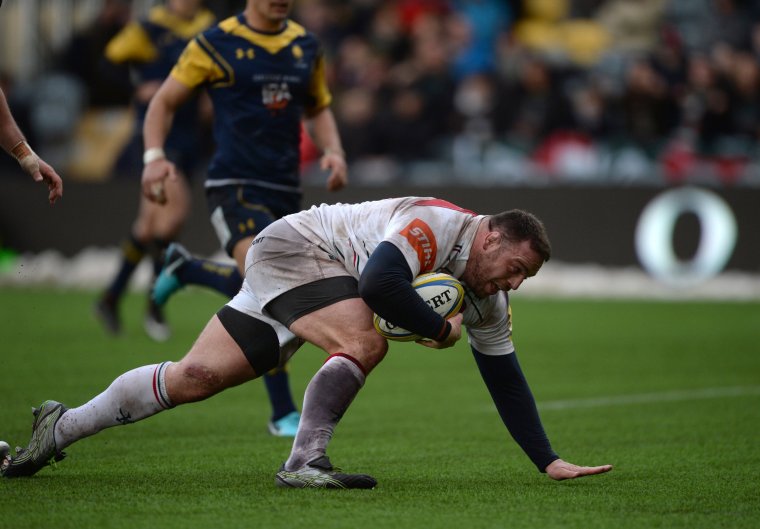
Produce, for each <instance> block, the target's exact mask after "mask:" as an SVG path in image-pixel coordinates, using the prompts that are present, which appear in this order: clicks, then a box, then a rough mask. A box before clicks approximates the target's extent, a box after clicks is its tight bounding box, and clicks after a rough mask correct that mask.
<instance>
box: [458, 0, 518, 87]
mask: <svg viewBox="0 0 760 529" xmlns="http://www.w3.org/2000/svg"><path fill="white" fill-rule="evenodd" d="M453 6H454V17H457V18H458V19H459V22H460V29H461V30H462V33H463V35H462V36H463V38H462V39H461V40H460V43H461V47H460V48H459V49H456V50H454V60H453V64H452V68H453V74H454V78H455V79H463V78H465V77H467V76H468V75H472V74H477V73H491V72H493V71H494V69H495V66H496V56H495V50H496V43H497V41H498V38H499V36H500V35H501V34H502V33H504V32H507V31H508V30H509V28H510V26H511V25H512V23H513V22H514V13H513V10H512V7H511V5H510V3H509V2H505V1H504V0H453Z"/></svg>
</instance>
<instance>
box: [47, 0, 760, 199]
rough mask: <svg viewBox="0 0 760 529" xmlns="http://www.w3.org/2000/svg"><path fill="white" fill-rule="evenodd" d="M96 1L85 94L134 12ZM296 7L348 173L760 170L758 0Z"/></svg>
mask: <svg viewBox="0 0 760 529" xmlns="http://www.w3.org/2000/svg"><path fill="white" fill-rule="evenodd" d="M207 4H208V6H209V7H210V8H212V9H213V10H215V11H216V12H217V14H218V16H219V17H220V18H224V17H226V16H229V15H230V14H233V13H235V12H236V11H238V10H240V9H242V6H243V2H241V1H238V2H235V1H231V0H230V1H223V0H217V1H213V0H208V1H207ZM106 5H107V6H111V8H110V11H108V12H105V13H104V15H105V16H103V17H101V18H100V19H99V21H97V22H96V25H95V26H94V27H93V28H92V29H91V30H90V31H89V33H87V34H85V35H83V36H82V37H83V38H82V39H79V41H78V42H77V41H76V39H75V42H73V43H72V45H71V46H70V47H69V53H68V54H64V55H63V56H62V57H60V58H59V61H60V65H61V66H62V67H64V68H65V70H66V71H67V72H69V73H70V74H72V75H74V76H77V77H79V78H81V79H82V81H83V85H84V86H86V87H88V92H89V93H88V99H87V100H88V104H89V105H114V104H126V103H127V101H128V98H129V93H128V91H127V90H124V87H125V86H127V83H125V82H124V79H123V77H121V78H120V77H119V75H123V74H120V73H119V72H111V74H108V75H104V74H103V72H102V71H100V70H98V71H94V70H93V65H96V64H98V63H99V61H98V60H97V59H96V58H95V57H91V55H92V54H93V53H94V52H97V46H96V45H94V44H93V42H95V41H97V42H100V41H105V40H107V35H108V34H109V33H113V32H115V31H116V29H117V28H118V26H119V25H120V24H123V23H125V22H126V21H127V20H128V19H129V16H130V15H129V13H128V7H129V2H123V1H122V2H119V1H118V0H117V1H113V2H107V3H106ZM114 6H116V7H115V8H114ZM119 7H121V9H118V8H119ZM293 14H294V17H293V18H294V19H295V20H297V21H298V22H300V23H302V24H303V25H304V26H306V27H307V28H308V29H309V30H311V31H313V32H314V33H316V34H317V35H318V36H319V37H320V39H321V40H322V42H323V44H324V47H325V52H326V55H327V59H328V65H329V72H328V75H329V82H330V87H331V89H332V91H333V96H334V101H333V109H334V112H335V114H336V117H337V119H338V122H339V127H340V131H341V135H342V138H343V143H344V146H345V149H346V153H347V158H348V161H349V164H350V166H351V175H352V180H353V181H354V182H357V181H361V182H364V183H368V184H385V183H391V182H395V181H399V180H407V181H412V182H414V183H422V184H424V183H429V182H439V181H441V179H443V178H452V179H457V180H459V181H462V182H466V183H470V184H483V185H490V184H494V183H499V182H505V183H508V182H520V183H535V184H543V183H550V182H553V181H558V180H559V181H583V182H599V181H603V182H608V181H617V182H643V183H647V182H655V183H657V182H659V183H661V182H663V181H667V182H679V181H685V180H689V181H690V180H698V181H702V182H713V183H716V184H719V185H735V184H747V185H758V184H760V149H758V146H757V145H758V138H760V0H296V2H295V9H294V13H293ZM85 37H87V38H89V39H90V40H87V38H85ZM76 46H79V49H78V50H77V48H76ZM304 153H305V157H306V160H307V161H308V158H309V149H308V146H307V147H306V148H305V149H304ZM307 169H308V167H307ZM311 176H312V175H311V173H310V171H308V170H307V171H306V176H305V177H306V178H307V179H308V178H311ZM314 177H317V176H316V175H315V176H314Z"/></svg>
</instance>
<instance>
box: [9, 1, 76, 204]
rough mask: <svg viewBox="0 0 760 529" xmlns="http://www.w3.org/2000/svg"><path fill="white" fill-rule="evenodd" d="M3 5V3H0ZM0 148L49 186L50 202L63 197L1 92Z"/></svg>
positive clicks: (53, 175) (55, 177)
mask: <svg viewBox="0 0 760 529" xmlns="http://www.w3.org/2000/svg"><path fill="white" fill-rule="evenodd" d="M0 4H2V2H0ZM0 147H2V148H3V150H4V151H5V152H7V153H8V154H10V155H11V156H13V157H14V158H16V160H17V161H18V163H19V165H20V166H21V168H22V169H23V170H24V171H25V172H26V173H27V174H29V176H31V177H32V178H33V179H34V181H35V182H43V181H44V182H45V183H46V184H47V186H48V191H49V193H48V200H49V201H50V204H55V202H56V200H58V199H59V198H61V196H63V181H62V180H61V177H60V176H58V173H56V172H55V169H53V168H52V167H51V166H50V165H48V164H47V163H46V162H45V161H44V160H42V159H41V158H40V157H39V156H37V155H36V154H35V152H34V151H33V150H32V148H31V147H30V146H29V144H28V143H27V142H26V138H25V137H24V134H23V133H22V132H21V129H20V128H19V127H18V125H17V124H16V120H14V119H13V114H11V109H10V108H8V102H7V101H6V100H5V94H4V93H3V91H2V90H0Z"/></svg>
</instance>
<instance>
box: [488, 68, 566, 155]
mask: <svg viewBox="0 0 760 529" xmlns="http://www.w3.org/2000/svg"><path fill="white" fill-rule="evenodd" d="M499 95H500V97H498V98H497V101H496V108H495V116H494V124H495V127H496V132H497V133H498V134H499V135H501V136H503V137H505V138H506V140H507V142H508V143H510V144H512V145H514V146H517V147H519V148H522V149H525V150H529V149H531V148H533V147H535V146H536V145H537V144H538V143H540V141H542V140H543V139H545V138H547V137H548V136H549V135H550V134H551V133H552V132H555V131H558V130H564V129H569V128H572V125H573V119H572V110H571V106H570V102H569V100H568V98H567V96H566V94H565V93H564V90H563V85H562V83H561V82H560V79H558V76H555V75H554V73H553V72H552V71H551V70H550V68H549V66H548V64H547V63H545V62H544V61H541V60H540V59H539V58H538V57H536V56H533V55H526V56H525V57H524V60H523V62H522V64H521V66H520V69H519V78H518V79H517V82H516V83H514V84H513V83H509V84H505V85H504V86H502V87H500V89H499Z"/></svg>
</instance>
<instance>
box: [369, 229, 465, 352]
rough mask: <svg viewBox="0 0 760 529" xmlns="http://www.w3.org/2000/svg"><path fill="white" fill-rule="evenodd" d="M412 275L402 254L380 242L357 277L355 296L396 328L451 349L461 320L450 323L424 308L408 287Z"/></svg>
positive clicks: (418, 297) (411, 288)
mask: <svg viewBox="0 0 760 529" xmlns="http://www.w3.org/2000/svg"><path fill="white" fill-rule="evenodd" d="M413 279H414V274H413V273H412V270H411V268H409V264H408V263H407V262H406V258H405V257H404V254H403V253H402V252H401V250H399V249H398V248H397V247H396V245H394V244H393V243H391V242H389V241H383V242H381V243H380V244H379V245H378V246H377V248H376V249H375V251H374V252H372V255H371V256H370V257H369V259H368V260H367V264H366V265H365V267H364V270H363V271H362V274H361V276H360V277H359V295H360V296H361V297H362V299H363V300H364V301H365V303H367V306H368V307H369V308H371V309H372V310H373V312H375V313H376V314H378V315H380V316H381V317H383V318H385V319H387V320H389V321H392V322H393V323H395V324H396V325H398V326H400V327H403V328H404V329H407V330H409V331H411V332H412V333H414V334H418V335H420V336H423V337H425V338H428V339H430V340H433V341H435V342H436V343H437V345H438V347H436V348H437V349H441V348H444V347H451V346H452V345H454V343H455V342H456V341H457V340H458V339H459V338H460V336H461V329H460V325H461V317H455V318H456V319H454V318H452V319H451V320H448V321H447V320H446V319H444V317H443V316H441V315H440V314H438V313H437V312H435V311H434V310H433V309H431V308H430V307H428V305H427V303H425V302H424V301H423V299H422V298H421V297H420V296H419V295H418V294H417V292H416V291H415V290H414V287H412V280H413Z"/></svg>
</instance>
